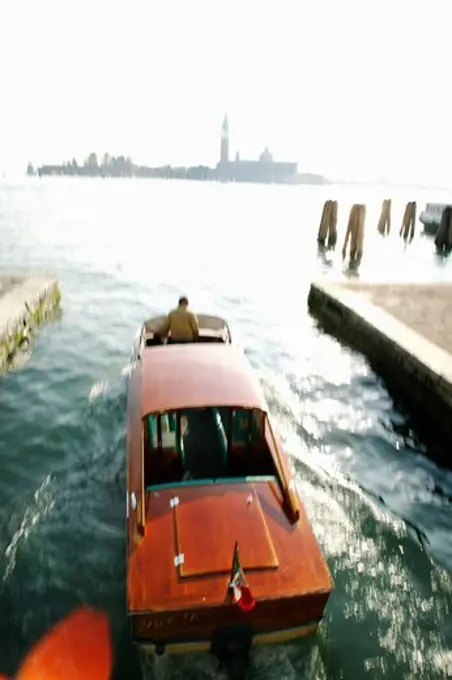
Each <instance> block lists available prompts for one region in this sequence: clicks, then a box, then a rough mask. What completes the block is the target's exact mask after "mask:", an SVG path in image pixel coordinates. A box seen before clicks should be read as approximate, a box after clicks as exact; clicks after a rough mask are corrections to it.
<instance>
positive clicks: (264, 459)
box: [143, 407, 279, 488]
mask: <svg viewBox="0 0 452 680" xmlns="http://www.w3.org/2000/svg"><path fill="white" fill-rule="evenodd" d="M266 418H267V416H266V414H265V413H264V412H263V411H261V410H260V409H243V408H220V407H218V408H212V407H208V408H199V409H198V408H197V409H185V410H178V411H171V412H166V413H159V414H151V415H148V416H146V417H145V418H144V419H143V438H144V442H143V444H144V446H143V452H144V474H145V487H146V488H148V487H152V488H155V486H158V485H161V484H170V483H180V482H184V481H187V482H188V481H192V480H193V481H195V480H205V481H206V482H207V481H208V482H212V481H213V482H215V481H218V480H219V479H221V480H222V481H226V480H230V481H233V480H234V479H237V478H243V477H249V476H253V477H255V476H272V477H278V476H279V475H278V474H277V471H276V468H275V463H274V459H273V457H272V455H271V450H270V446H269V443H268V437H267V434H268V433H267V428H266Z"/></svg>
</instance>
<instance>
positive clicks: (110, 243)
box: [0, 178, 452, 680]
mask: <svg viewBox="0 0 452 680" xmlns="http://www.w3.org/2000/svg"><path fill="white" fill-rule="evenodd" d="M386 195H391V193H390V192H389V191H388V190H385V191H384V190H381V189H373V188H369V187H367V188H366V187H351V186H349V187H327V188H323V187H322V188H318V187H281V186H269V187H266V186H245V185H233V184H230V185H219V184H215V183H211V184H209V183H199V184H198V183H190V182H171V181H167V182H164V181H162V182H160V181H135V180H131V181H129V180H111V181H109V180H106V181H102V180H88V179H87V180H83V179H82V180H80V179H69V178H55V179H48V180H39V179H34V178H31V179H24V180H20V181H18V182H9V183H8V182H7V181H5V180H4V181H3V183H2V184H0V267H1V268H2V269H3V270H4V269H9V268H11V267H16V268H21V269H46V270H49V271H51V272H55V273H56V274H57V275H58V276H59V278H60V281H61V290H62V296H63V299H62V309H63V314H62V317H61V319H60V320H59V321H57V322H55V323H54V324H52V325H49V326H47V327H45V328H43V329H42V330H41V331H40V332H39V334H38V339H37V342H36V344H35V346H34V348H33V353H32V357H31V361H29V362H28V363H26V364H25V365H24V366H22V367H21V368H20V369H19V370H17V371H15V372H13V373H11V374H9V375H8V376H7V377H5V378H1V379H0V672H8V673H10V674H13V673H14V672H15V671H16V670H17V667H18V664H19V662H20V660H21V658H23V656H24V655H25V653H26V651H27V649H28V648H29V647H30V645H31V644H32V642H33V641H35V640H36V639H37V638H38V637H39V636H40V635H41V634H43V632H44V631H45V630H46V629H47V628H48V627H49V626H50V625H51V624H52V623H54V622H55V621H57V620H58V619H59V618H60V617H61V616H62V615H63V614H65V613H66V612H68V611H69V610H70V609H72V608H74V607H75V606H76V605H77V604H79V603H82V602H85V603H90V604H93V605H95V606H98V607H101V608H102V609H104V610H106V611H107V612H108V613H109V616H110V620H111V626H112V634H113V640H114V649H115V675H114V677H115V678H117V679H120V680H123V679H124V680H126V679H129V678H130V679H131V680H133V679H135V678H140V677H141V675H140V667H139V665H138V662H137V657H136V654H135V651H134V649H133V648H132V646H131V644H130V642H129V630H128V626H127V620H126V616H125V588H124V584H125V545H124V534H125V517H124V515H125V442H126V426H125V409H126V387H127V375H128V367H129V358H130V352H131V347H132V343H133V340H134V337H135V334H136V332H137V330H138V327H139V325H140V323H141V322H142V321H143V319H144V318H146V317H148V316H150V315H152V314H156V313H160V312H164V311H166V310H167V309H168V308H169V307H171V306H172V305H173V304H174V303H175V301H176V298H177V297H178V295H179V293H181V292H184V293H187V294H188V295H189V296H190V299H191V303H192V306H193V308H194V309H195V310H197V311H206V312H213V313H218V314H222V315H224V316H226V317H227V318H228V320H229V322H230V324H231V328H232V332H233V334H234V336H235V338H236V339H237V340H238V341H240V342H241V343H242V344H243V345H244V346H245V347H246V348H247V350H248V352H249V356H250V359H251V361H252V363H253V365H254V366H255V367H256V370H257V371H258V372H259V375H260V378H261V380H262V383H263V386H264V389H265V393H266V395H267V398H268V401H269V405H270V408H271V412H272V414H273V417H274V419H275V423H276V428H277V430H278V431H279V433H280V435H281V437H282V438H283V441H284V443H285V446H286V450H287V452H288V454H289V455H290V459H291V464H292V465H293V466H294V468H295V470H296V477H297V480H298V485H299V489H300V493H301V495H302V497H303V500H304V502H305V504H306V507H307V510H308V513H309V516H310V519H311V522H312V524H313V527H314V530H315V532H316V535H317V536H318V539H319V542H320V544H321V547H322V549H323V551H324V554H325V556H326V558H327V560H328V564H329V567H330V569H331V571H332V573H333V575H334V579H335V583H336V590H335V591H334V593H333V595H332V596H331V599H330V602H329V604H328V607H327V611H326V616H325V620H324V623H323V625H322V628H321V631H320V632H319V634H318V636H317V637H316V638H315V639H312V640H308V641H303V642H299V643H294V644H290V645H282V646H276V647H270V648H266V649H261V650H259V651H256V652H255V653H254V654H253V656H252V660H251V666H250V668H249V672H248V677H249V678H260V679H262V680H264V679H268V680H270V679H272V678H279V679H280V680H283V679H284V680H286V679H287V680H289V679H290V680H292V679H295V678H297V680H304V679H306V680H314V679H316V680H333V679H334V680H336V679H339V678H340V679H341V680H366V678H373V679H374V678H375V679H377V678H385V679H387V680H408V679H412V678H413V679H414V678H423V680H429V679H430V680H436V679H439V678H446V677H450V676H451V675H452V612H451V609H452V576H451V572H452V473H451V472H450V471H448V470H446V469H444V468H441V467H440V466H438V465H437V464H435V462H434V461H433V460H432V459H431V457H430V454H431V451H430V450H429V444H428V443H427V442H425V441H422V440H420V439H419V437H418V436H417V434H416V428H415V427H414V430H413V425H412V424H411V423H410V422H409V421H408V420H407V418H406V416H405V415H404V413H403V411H401V410H399V409H398V408H396V407H395V406H394V404H393V401H392V399H391V397H390V395H389V394H388V392H387V390H386V389H385V385H384V384H383V383H382V381H381V380H380V379H379V378H378V377H377V376H376V375H375V374H374V373H373V372H372V370H371V369H370V368H369V366H368V364H367V362H366V361H365V359H363V358H362V357H361V356H360V355H358V354H356V353H354V352H352V351H350V350H349V349H345V348H343V347H341V345H340V344H339V343H338V342H337V341H336V340H334V339H333V338H331V337H329V336H327V335H324V334H323V333H321V332H320V331H319V330H318V329H317V328H316V325H315V323H314V322H313V320H312V319H311V318H310V317H309V316H308V314H307V311H306V298H307V293H308V287H309V283H310V281H311V280H312V279H313V278H316V277H319V276H329V277H331V276H336V277H342V276H344V275H346V273H344V266H343V264H342V262H341V258H340V252H339V251H340V247H341V245H342V239H343V233H344V231H345V223H346V219H347V216H348V211H349V207H350V205H351V203H352V202H358V201H360V202H361V201H363V202H366V203H367V205H368V218H367V235H366V242H365V254H364V259H363V262H362V265H361V269H360V276H361V277H362V278H363V279H371V278H377V279H379V280H391V279H397V280H400V279H411V280H413V279H414V280H421V279H423V280H439V279H442V280H452V261H448V260H439V259H438V258H437V257H436V256H435V254H434V248H433V244H432V242H431V240H429V239H427V238H422V237H421V236H420V235H419V233H417V234H416V238H415V240H414V241H413V243H412V244H411V245H409V247H408V248H405V247H404V246H403V244H402V243H401V241H400V239H399V237H398V228H399V225H400V221H401V217H402V211H403V207H404V204H405V202H406V201H407V200H414V199H416V200H419V201H420V206H421V207H422V205H423V201H425V200H433V199H435V198H438V199H445V198H446V199H448V200H451V197H449V196H447V195H441V194H438V195H435V193H434V192H431V193H429V194H422V193H421V192H419V191H411V192H399V193H398V194H394V193H392V198H393V221H394V226H393V233H392V234H391V236H390V237H389V238H387V239H382V238H380V237H379V236H378V234H377V233H376V222H377V218H378V212H379V207H380V203H381V199H382V198H384V197H385V196H386ZM326 198H337V199H338V201H339V211H340V212H339V230H340V236H339V241H340V242H339V244H338V249H337V250H338V252H337V254H336V255H328V256H326V257H319V256H318V253H317V245H316V232H317V228H318V223H319V219H320V214H321V208H322V204H323V200H325V199H326ZM156 673H157V675H158V676H160V677H165V678H196V679H199V680H202V679H204V678H212V679H214V678H221V677H223V676H222V674H221V672H220V671H219V670H218V668H217V666H216V662H215V661H214V660H213V659H212V658H211V657H210V656H208V655H198V656H187V657H183V658H179V659H176V660H174V661H173V660H170V661H169V663H165V664H163V665H160V666H159V667H158V668H157V669H156Z"/></svg>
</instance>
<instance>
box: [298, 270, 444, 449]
mask: <svg viewBox="0 0 452 680" xmlns="http://www.w3.org/2000/svg"><path fill="white" fill-rule="evenodd" d="M308 308H309V311H310V313H311V314H312V316H314V317H315V318H316V319H317V320H318V322H319V325H320V326H321V327H322V328H323V329H324V330H325V331H327V332H329V333H331V334H332V335H334V336H335V337H337V338H338V339H340V340H343V341H345V342H346V343H347V344H348V345H349V346H350V347H353V348H354V349H356V350H358V351H360V352H361V353H362V354H364V355H365V356H366V358H367V359H368V360H369V362H370V364H371V366H372V368H373V369H374V370H375V372H376V373H377V374H379V375H381V377H382V378H383V379H384V380H385V381H386V382H387V383H388V387H389V388H391V387H393V388H395V389H396V391H397V392H398V394H399V395H400V396H402V397H403V399H404V401H405V402H406V405H407V407H408V409H409V410H411V411H413V415H415V416H416V417H420V418H421V419H422V421H423V423H424V424H427V425H429V426H430V427H434V428H435V434H440V435H441V437H445V438H446V439H447V440H448V441H449V440H450V441H451V442H452V355H451V354H449V352H447V351H446V350H445V349H442V348H441V347H439V346H438V345H436V344H434V343H433V342H431V341H430V340H427V339H426V338H425V337H423V336H422V335H420V334H419V333H417V332H416V331H415V330H413V329H412V328H410V327H409V326H407V325H406V324H404V323H402V322H401V321H399V320H398V319H396V318H395V317H394V316H393V315H392V314H390V313H389V312H387V311H386V310H384V309H382V308H381V307H378V306H377V305H375V304H373V303H372V302H370V301H369V300H368V299H366V297H365V296H364V295H362V294H360V293H356V292H354V291H353V290H352V286H350V288H347V284H346V283H345V284H340V283H330V282H323V281H322V282H314V283H312V284H311V288H310V291H309V295H308ZM451 461H452V456H451Z"/></svg>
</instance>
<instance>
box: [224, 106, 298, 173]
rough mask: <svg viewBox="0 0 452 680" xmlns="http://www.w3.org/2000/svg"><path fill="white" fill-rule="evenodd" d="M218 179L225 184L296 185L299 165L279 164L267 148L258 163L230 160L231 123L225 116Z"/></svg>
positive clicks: (237, 156) (238, 157)
mask: <svg viewBox="0 0 452 680" xmlns="http://www.w3.org/2000/svg"><path fill="white" fill-rule="evenodd" d="M216 174H217V178H218V179H219V180H220V181H223V182H259V183H273V182H274V183H276V184H295V183H296V182H297V181H298V164H297V163H287V162H283V163H280V162H277V161H274V160H273V156H272V154H271V153H270V151H269V150H268V148H267V147H266V148H265V149H264V151H263V152H262V153H261V155H260V156H259V160H257V161H248V160H240V154H239V152H238V151H237V152H236V155H235V160H234V161H230V160H229V122H228V117H227V116H225V117H224V120H223V125H222V127H221V150H220V161H219V163H218V164H217V168H216Z"/></svg>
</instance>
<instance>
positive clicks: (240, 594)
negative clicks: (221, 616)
mask: <svg viewBox="0 0 452 680" xmlns="http://www.w3.org/2000/svg"><path fill="white" fill-rule="evenodd" d="M229 587H230V588H231V590H232V591H233V593H234V602H235V604H237V605H238V606H239V607H240V609H241V610H242V611H243V612H250V611H251V610H252V609H254V606H255V604H256V603H255V601H254V598H253V596H252V594H251V590H250V589H249V587H248V584H247V582H246V578H245V574H244V571H243V569H242V566H241V564H240V557H239V544H238V542H237V541H236V542H235V546H234V559H233V562H232V579H231V582H230V584H229Z"/></svg>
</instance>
